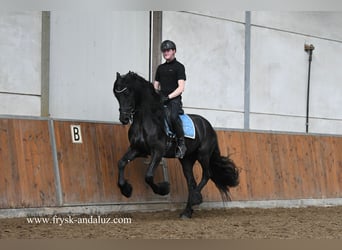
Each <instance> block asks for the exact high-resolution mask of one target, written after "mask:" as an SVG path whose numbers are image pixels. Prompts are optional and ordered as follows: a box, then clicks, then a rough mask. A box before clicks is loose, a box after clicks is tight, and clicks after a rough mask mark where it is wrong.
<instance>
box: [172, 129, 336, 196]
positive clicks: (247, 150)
mask: <svg viewBox="0 0 342 250" xmlns="http://www.w3.org/2000/svg"><path fill="white" fill-rule="evenodd" d="M217 135H218V141H219V146H220V150H221V154H222V155H230V157H231V158H232V159H233V160H234V162H235V163H236V164H237V166H238V167H239V168H240V185H239V186H238V187H236V188H232V189H231V196H232V199H233V200H236V201H247V200H277V199H306V198H317V199H320V198H341V197H342V137H332V136H315V135H298V134H275V133H261V132H240V131H223V130H221V131H220V130H219V131H217ZM179 165H180V164H179V163H178V161H169V175H170V180H171V185H172V186H173V188H172V193H171V198H172V201H178V202H180V201H186V198H187V189H186V183H185V179H184V177H183V175H182V173H180V172H179V171H180V169H181V167H180V166H179ZM176 166H177V167H176ZM175 169H177V172H175V171H176V170H175ZM194 171H195V173H194V175H195V176H196V177H197V179H198V180H199V179H200V176H201V168H200V167H199V166H198V163H196V165H195V168H194ZM173 182H176V184H175V183H173ZM177 186H178V187H177ZM202 194H203V198H204V200H205V201H221V197H220V195H219V192H218V190H217V189H216V187H215V185H214V184H213V182H212V181H209V183H208V185H207V186H206V187H205V188H204V189H203V192H202Z"/></svg>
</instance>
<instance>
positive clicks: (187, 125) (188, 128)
mask: <svg viewBox="0 0 342 250" xmlns="http://www.w3.org/2000/svg"><path fill="white" fill-rule="evenodd" d="M179 118H180V119H181V121H182V124H183V131H184V137H187V138H190V139H195V137H196V130H195V125H194V122H193V121H192V120H191V118H190V116H188V115H186V114H183V115H179ZM165 129H166V133H167V134H168V135H169V136H172V137H173V136H174V133H173V132H171V131H170V127H169V125H168V124H167V122H166V120H165Z"/></svg>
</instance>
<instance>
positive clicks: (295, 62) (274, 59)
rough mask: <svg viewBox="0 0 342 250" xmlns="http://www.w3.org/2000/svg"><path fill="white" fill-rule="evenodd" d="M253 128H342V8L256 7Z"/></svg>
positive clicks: (336, 130)
mask: <svg viewBox="0 0 342 250" xmlns="http://www.w3.org/2000/svg"><path fill="white" fill-rule="evenodd" d="M251 19H252V34H251V41H252V44H251V128H252V129H262V130H276V131H279V130H280V131H295V132H304V131H305V116H306V96H307V81H308V54H307V53H306V52H305V51H304V44H305V43H308V44H313V45H314V46H315V50H314V51H313V60H312V68H311V86H310V106H309V107H310V113H309V116H310V121H309V132H313V133H333V134H342V110H341V108H340V107H341V106H342V84H341V82H342V71H341V66H342V59H341V56H340V55H341V54H342V33H341V30H342V12H252V18H251Z"/></svg>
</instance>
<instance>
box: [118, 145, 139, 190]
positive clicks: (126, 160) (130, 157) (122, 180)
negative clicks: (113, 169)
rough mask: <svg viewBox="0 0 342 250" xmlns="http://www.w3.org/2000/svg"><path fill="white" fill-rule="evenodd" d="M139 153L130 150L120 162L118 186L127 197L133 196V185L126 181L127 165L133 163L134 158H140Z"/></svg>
mask: <svg viewBox="0 0 342 250" xmlns="http://www.w3.org/2000/svg"><path fill="white" fill-rule="evenodd" d="M138 154H139V152H138V151H136V150H133V149H131V148H128V151H127V152H126V153H125V154H124V156H123V157H122V158H121V159H120V160H119V162H118V168H119V177H118V186H119V188H120V191H121V193H122V194H123V195H124V196H126V197H131V195H132V190H133V188H132V185H131V184H129V183H128V182H127V181H126V180H125V175H124V174H125V167H126V165H127V164H128V163H129V162H130V161H132V160H133V159H134V158H136V157H137V156H138Z"/></svg>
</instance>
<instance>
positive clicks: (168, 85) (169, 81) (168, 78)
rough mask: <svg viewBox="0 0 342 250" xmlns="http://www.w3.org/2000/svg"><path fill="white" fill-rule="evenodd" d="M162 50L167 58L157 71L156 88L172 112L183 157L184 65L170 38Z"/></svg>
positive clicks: (177, 153)
mask: <svg viewBox="0 0 342 250" xmlns="http://www.w3.org/2000/svg"><path fill="white" fill-rule="evenodd" d="M160 50H161V51H162V53H163V57H164V59H165V60H166V61H165V63H163V64H160V65H159V66H158V68H157V71H156V76H155V82H154V88H155V89H156V90H157V91H160V92H161V94H162V102H163V103H164V105H165V106H166V107H167V109H168V111H169V113H170V120H171V126H172V128H173V129H174V132H175V133H176V137H177V151H176V157H177V158H183V157H184V154H185V151H186V146H185V143H184V132H183V127H182V121H181V120H180V118H179V114H183V113H184V111H183V109H182V106H183V105H182V96H181V95H182V93H183V91H184V86H185V80H186V76H185V68H184V65H183V64H181V63H180V62H179V61H177V60H176V57H175V55H176V44H175V43H174V42H172V41H170V40H165V41H163V42H162V43H161V46H160Z"/></svg>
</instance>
